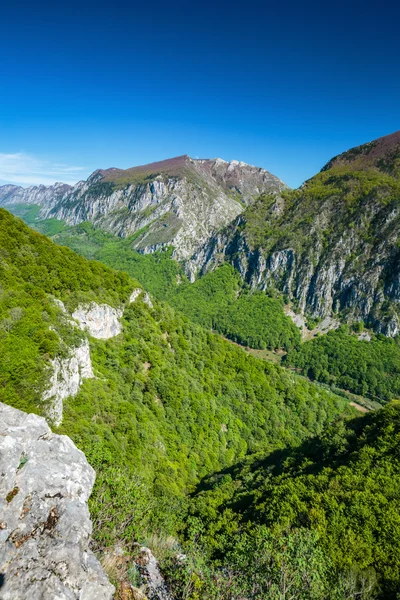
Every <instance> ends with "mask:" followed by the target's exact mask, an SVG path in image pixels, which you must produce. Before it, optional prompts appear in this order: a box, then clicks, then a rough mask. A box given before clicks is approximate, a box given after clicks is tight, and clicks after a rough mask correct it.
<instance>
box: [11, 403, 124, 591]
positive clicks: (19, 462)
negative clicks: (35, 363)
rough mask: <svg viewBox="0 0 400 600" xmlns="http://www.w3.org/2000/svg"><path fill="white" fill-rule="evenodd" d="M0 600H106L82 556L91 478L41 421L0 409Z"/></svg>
mask: <svg viewBox="0 0 400 600" xmlns="http://www.w3.org/2000/svg"><path fill="white" fill-rule="evenodd" d="M0 472H1V475H2V476H1V478H0V514H1V523H0V573H1V576H2V586H1V589H0V597H1V599H2V600H16V599H17V598H18V600H31V599H33V598H57V599H58V600H111V598H112V597H113V593H114V587H113V586H112V585H111V584H110V582H109V581H108V579H107V577H106V575H105V573H104V571H103V570H102V568H101V566H100V564H99V562H98V561H97V559H96V558H95V556H94V555H93V553H92V552H91V551H90V549H89V541H90V535H91V531H92V525H91V521H90V515H89V510H88V507H87V500H88V497H89V495H90V493H91V490H92V487H93V483H94V479H95V473H94V471H93V469H92V468H91V467H90V465H89V464H88V462H87V461H86V458H85V456H84V454H83V453H82V452H81V451H80V450H78V449H77V448H76V446H75V445H74V444H73V442H72V441H71V440H70V439H69V438H68V437H67V436H63V435H55V434H53V433H52V432H51V431H50V429H49V427H48V425H47V423H46V421H45V419H43V418H41V417H38V416H37V415H33V414H26V413H23V412H21V411H19V410H16V409H14V408H11V407H10V406H7V405H5V404H2V403H0Z"/></svg>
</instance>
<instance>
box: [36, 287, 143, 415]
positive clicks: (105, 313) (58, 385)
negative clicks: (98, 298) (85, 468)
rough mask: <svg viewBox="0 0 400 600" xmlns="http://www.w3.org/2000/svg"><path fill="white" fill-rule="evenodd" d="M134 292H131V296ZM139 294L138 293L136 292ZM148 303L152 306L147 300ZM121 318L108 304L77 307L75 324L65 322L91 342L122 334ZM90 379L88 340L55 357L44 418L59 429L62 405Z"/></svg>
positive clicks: (44, 397) (121, 312) (61, 305)
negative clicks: (85, 334) (64, 355)
mask: <svg viewBox="0 0 400 600" xmlns="http://www.w3.org/2000/svg"><path fill="white" fill-rule="evenodd" d="M136 291H137V290H134V291H133V292H132V296H134V294H135V292H136ZM141 291H142V290H139V292H141ZM132 296H131V297H132ZM147 296H148V294H146V295H145V298H144V300H145V301H146V297H147ZM148 300H149V301H150V302H151V300H150V297H149V298H148ZM55 303H56V304H57V306H59V308H60V309H61V310H62V312H63V313H64V314H66V309H65V306H64V304H63V303H62V302H60V301H59V300H55ZM122 314H123V310H122V309H115V308H112V307H111V306H109V305H108V304H96V303H95V302H92V303H91V304H88V305H82V306H79V307H78V308H77V309H76V310H75V312H74V313H73V314H72V317H73V318H74V319H75V321H72V320H71V319H70V318H68V317H67V320H68V322H69V324H70V326H71V327H76V326H77V324H76V321H77V322H78V326H79V327H80V328H81V329H82V330H83V331H85V332H87V333H89V334H90V335H91V336H92V337H94V338H97V339H109V338H112V337H114V336H116V335H118V334H119V333H121V331H122V326H121V323H120V322H119V319H120V317H121V316H122ZM93 377H94V373H93V369H92V362H91V359H90V349H89V342H88V340H87V339H85V340H84V341H83V342H82V344H81V345H80V346H78V347H76V348H70V349H69V354H68V356H67V357H65V358H64V357H59V356H57V357H56V358H55V359H53V360H52V363H51V375H50V379H49V384H48V387H47V389H46V391H45V392H44V394H43V400H44V401H48V402H49V408H48V410H47V416H48V418H49V419H50V420H51V421H52V422H53V423H54V425H56V426H58V425H60V424H61V422H62V417H63V401H64V400H65V399H66V398H68V397H69V396H76V394H77V393H78V391H79V388H80V386H81V385H82V382H83V380H84V379H91V378H93Z"/></svg>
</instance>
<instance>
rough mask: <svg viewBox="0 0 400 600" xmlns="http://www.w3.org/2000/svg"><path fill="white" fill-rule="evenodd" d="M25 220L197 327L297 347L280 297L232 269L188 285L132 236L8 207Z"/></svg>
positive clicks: (165, 259)
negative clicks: (253, 287)
mask: <svg viewBox="0 0 400 600" xmlns="http://www.w3.org/2000/svg"><path fill="white" fill-rule="evenodd" d="M12 208H13V211H14V212H18V214H19V215H21V216H23V217H24V219H25V221H26V222H28V223H29V224H31V225H34V226H35V227H36V228H37V229H39V230H40V231H41V232H42V233H45V234H46V235H54V236H55V237H54V239H55V241H57V243H59V244H65V245H66V246H68V247H70V248H71V249H72V250H74V251H75V252H78V253H79V254H82V255H83V256H85V257H86V258H89V259H97V260H99V261H101V262H103V263H104V264H106V265H108V266H109V267H112V268H114V269H118V270H122V271H125V272H126V273H129V274H130V275H131V276H132V277H135V278H136V279H137V280H138V281H140V283H141V284H142V285H143V286H144V287H145V288H146V289H147V290H148V291H150V292H151V293H152V294H154V296H156V297H157V298H159V299H161V300H166V301H167V302H168V303H169V304H170V305H171V306H173V307H174V308H176V309H178V310H179V311H181V312H182V313H183V314H185V315H186V316H187V317H189V319H191V320H192V321H194V322H195V323H199V324H200V325H202V326H203V327H206V328H207V329H214V330H215V331H218V332H219V333H222V334H223V335H225V336H226V337H228V338H230V339H232V340H233V341H235V342H238V343H239V344H242V345H245V346H250V347H251V348H258V349H263V348H269V349H275V348H284V349H285V350H288V349H290V348H292V347H294V346H296V345H297V344H299V343H300V334H299V331H298V329H297V327H296V326H295V325H294V324H293V323H292V321H291V320H290V319H289V318H288V317H286V316H285V314H284V312H283V301H282V299H281V297H280V295H277V294H271V295H268V296H267V295H266V294H265V293H262V292H257V293H253V292H251V291H250V290H249V289H247V288H246V286H245V285H244V284H243V282H242V280H241V278H240V276H239V274H238V272H237V271H236V270H235V269H234V268H233V267H232V266H230V265H223V266H222V267H220V268H219V269H216V270H215V271H213V272H211V273H208V274H207V275H205V276H204V277H202V278H201V279H199V280H197V281H195V282H194V283H190V282H189V281H188V280H187V278H186V277H185V275H184V273H183V270H182V268H181V267H180V265H178V264H177V263H176V262H175V261H174V260H173V259H172V258H171V250H167V251H162V252H157V253H155V254H151V255H142V254H139V253H138V252H136V251H134V250H132V243H133V241H134V239H135V237H136V235H135V236H132V237H130V238H128V239H120V238H117V237H115V236H113V235H110V234H107V233H105V232H104V231H101V230H96V229H95V228H94V227H93V226H92V225H91V224H90V223H82V224H80V225H78V226H76V227H66V226H65V225H63V224H62V223H61V222H60V221H56V220H55V219H49V220H45V221H36V220H35V219H36V215H37V212H35V210H34V209H33V208H32V207H21V206H16V207H12Z"/></svg>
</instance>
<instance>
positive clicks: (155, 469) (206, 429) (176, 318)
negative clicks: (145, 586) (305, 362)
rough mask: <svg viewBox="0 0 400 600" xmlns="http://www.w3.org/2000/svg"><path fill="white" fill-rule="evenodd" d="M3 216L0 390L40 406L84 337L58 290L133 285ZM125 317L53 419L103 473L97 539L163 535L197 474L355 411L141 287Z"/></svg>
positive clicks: (73, 292) (96, 501)
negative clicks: (52, 371) (64, 356)
mask: <svg viewBox="0 0 400 600" xmlns="http://www.w3.org/2000/svg"><path fill="white" fill-rule="evenodd" d="M0 219H1V222H0V225H1V229H0V231H1V237H0V248H1V272H0V277H1V285H2V288H1V319H2V320H1V324H2V327H1V349H2V352H1V354H0V374H1V386H0V399H1V400H2V401H6V402H8V403H10V404H12V405H14V406H16V407H18V408H22V409H23V410H28V411H29V410H36V411H38V412H45V411H46V406H43V405H42V404H41V400H40V397H41V391H42V390H43V388H44V385H45V382H46V378H47V376H48V366H49V361H50V360H51V358H52V357H53V356H55V355H58V354H59V353H60V352H61V353H66V352H68V345H70V344H73V343H76V342H77V339H75V337H74V336H75V335H76V336H78V337H80V336H82V333H77V332H76V330H75V328H71V327H68V323H67V322H66V321H65V320H64V319H65V317H64V316H63V314H62V311H61V310H60V309H59V308H58V306H57V304H56V303H55V302H54V300H53V299H52V298H58V299H61V300H63V301H64V302H65V304H66V306H67V308H68V310H72V309H73V308H74V306H75V305H76V303H77V302H80V301H91V300H97V301H105V302H109V303H111V304H114V305H117V304H118V305H121V304H122V303H123V301H126V299H127V298H128V297H129V294H130V292H131V291H132V288H133V287H135V286H136V285H137V284H136V282H135V281H133V280H131V279H130V278H129V277H128V276H126V275H124V274H118V273H115V272H113V271H111V270H110V269H108V268H106V267H104V266H102V265H101V264H99V263H97V262H88V261H86V260H85V259H83V258H81V257H79V256H77V255H75V254H74V253H73V252H71V251H70V250H69V249H67V248H61V247H58V246H56V245H54V244H53V243H52V242H50V241H49V240H48V239H46V238H45V237H43V236H42V235H40V234H38V233H35V232H33V231H31V230H29V229H28V228H27V227H26V226H25V225H24V224H23V223H22V222H21V221H19V220H18V219H15V218H14V217H12V216H11V215H9V214H8V213H7V212H6V211H0ZM123 325H124V332H123V334H121V335H120V336H117V337H116V338H113V339H110V340H107V341H103V340H91V341H90V349H91V356H92V362H93V368H94V371H95V374H96V376H97V377H96V379H91V380H86V381H85V382H84V384H83V386H82V387H81V390H80V392H79V394H78V395H77V396H76V397H75V398H71V399H70V400H69V401H67V402H65V404H64V421H63V424H62V426H61V427H60V428H59V431H60V432H63V433H66V434H68V435H70V436H71V437H72V439H74V441H75V442H76V443H77V444H78V446H79V447H80V448H82V450H84V451H85V453H86V455H87V457H88V459H89V461H90V462H91V463H92V464H93V466H94V467H95V469H96V472H97V480H96V486H95V489H94V493H93V495H92V498H91V512H92V516H93V521H94V524H95V537H96V540H97V545H98V548H104V547H106V546H108V545H111V544H114V543H116V542H118V543H125V544H126V545H127V547H130V544H131V542H132V540H133V539H139V540H141V541H142V540H144V539H145V538H146V537H147V538H148V536H150V535H155V534H157V535H158V536H160V537H161V538H165V537H166V536H167V534H169V533H174V532H176V531H177V529H179V527H180V524H181V521H182V511H183V510H184V507H185V503H186V501H187V500H186V498H187V493H188V492H189V491H190V490H193V489H194V486H195V485H196V484H197V483H198V482H199V481H200V480H201V478H203V477H206V476H209V475H210V474H211V473H213V472H214V471H217V470H220V469H224V468H229V467H230V466H232V465H233V464H235V463H236V462H237V461H238V460H241V459H245V457H246V456H247V455H252V454H255V453H269V452H271V451H274V450H276V449H284V448H285V447H287V446H294V445H297V444H299V443H300V442H301V441H303V440H305V439H307V438H308V437H309V436H310V435H312V434H317V433H320V432H321V431H322V429H323V427H324V426H325V425H326V424H328V423H330V422H332V420H334V419H335V417H336V416H337V415H339V414H343V413H346V412H347V413H349V412H350V410H351V409H350V408H349V407H348V405H347V403H346V402H345V401H344V400H343V399H341V398H339V397H337V396H335V395H334V394H332V393H330V392H329V391H325V390H323V389H320V388H318V387H316V386H314V385H312V384H310V383H308V382H307V381H305V380H304V379H302V378H298V377H296V376H294V375H293V374H291V373H290V372H287V371H285V370H283V369H281V368H279V367H276V366H273V365H270V364H268V363H266V362H263V361H260V360H257V359H255V358H253V357H252V356H250V355H248V354H246V353H245V352H243V350H241V349H240V348H237V347H235V346H233V345H232V344H230V343H228V342H226V341H224V340H223V339H221V338H220V337H218V336H216V335H214V334H212V333H210V332H206V331H205V330H204V329H202V328H201V327H200V326H198V325H195V324H192V323H190V322H189V321H188V320H186V319H185V318H184V317H182V316H181V315H180V314H179V313H176V312H175V311H174V310H173V309H172V308H170V307H169V306H168V305H166V304H162V303H159V302H154V306H153V307H152V308H151V307H149V306H148V305H147V304H145V303H144V301H143V300H141V299H138V300H137V301H136V302H135V303H133V304H131V305H130V306H127V307H126V308H125V312H124V317H123ZM50 326H51V328H52V329H50ZM69 336H70V337H69Z"/></svg>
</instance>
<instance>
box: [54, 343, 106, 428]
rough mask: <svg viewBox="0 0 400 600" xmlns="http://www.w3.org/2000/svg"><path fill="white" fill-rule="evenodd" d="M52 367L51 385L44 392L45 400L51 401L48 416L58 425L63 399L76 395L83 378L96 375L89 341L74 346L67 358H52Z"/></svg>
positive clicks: (61, 414)
mask: <svg viewBox="0 0 400 600" xmlns="http://www.w3.org/2000/svg"><path fill="white" fill-rule="evenodd" d="M51 368H52V374H51V377H50V381H49V387H48V388H47V390H46V391H45V392H44V394H43V400H45V401H46V400H50V401H51V404H50V407H49V409H48V417H49V419H50V420H51V421H53V422H54V424H55V425H57V426H58V425H60V424H61V422H62V416H63V400H65V399H66V398H68V397H69V396H76V394H77V393H78V391H79V388H80V386H81V384H82V381H83V379H90V378H93V377H94V373H93V369H92V361H91V359H90V350H89V342H88V341H87V340H84V341H83V343H82V344H81V345H80V346H78V347H77V348H72V349H71V350H70V355H69V356H68V357H67V358H61V357H59V356H57V357H56V358H55V359H53V360H52V362H51Z"/></svg>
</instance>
